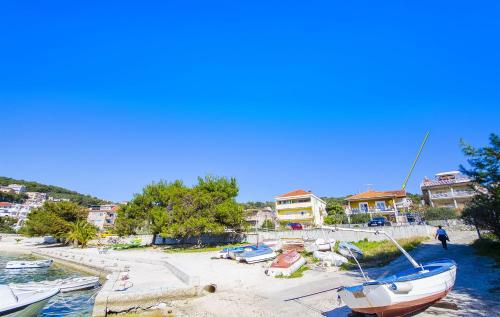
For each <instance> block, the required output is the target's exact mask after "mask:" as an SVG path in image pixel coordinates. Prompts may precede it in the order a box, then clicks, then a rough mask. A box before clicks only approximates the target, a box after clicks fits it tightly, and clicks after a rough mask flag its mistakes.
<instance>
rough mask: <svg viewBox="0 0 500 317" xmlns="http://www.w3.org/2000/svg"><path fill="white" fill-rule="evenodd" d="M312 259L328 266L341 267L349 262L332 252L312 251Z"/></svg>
mask: <svg viewBox="0 0 500 317" xmlns="http://www.w3.org/2000/svg"><path fill="white" fill-rule="evenodd" d="M313 257H314V258H315V259H318V260H320V261H321V262H324V263H326V264H327V265H330V266H341V265H342V264H344V263H347V262H349V261H348V260H347V258H346V257H344V256H342V255H340V254H337V253H335V252H332V251H325V252H322V251H314V252H313Z"/></svg>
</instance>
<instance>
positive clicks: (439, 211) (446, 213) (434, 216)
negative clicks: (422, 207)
mask: <svg viewBox="0 0 500 317" xmlns="http://www.w3.org/2000/svg"><path fill="white" fill-rule="evenodd" d="M424 217H425V220H446V219H456V218H457V214H456V213H455V210H453V209H451V208H442V207H433V208H429V209H427V210H426V211H425V212H424Z"/></svg>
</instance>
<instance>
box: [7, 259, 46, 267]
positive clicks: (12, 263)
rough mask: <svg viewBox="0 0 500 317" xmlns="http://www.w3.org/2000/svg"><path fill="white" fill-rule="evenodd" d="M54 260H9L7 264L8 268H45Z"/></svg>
mask: <svg viewBox="0 0 500 317" xmlns="http://www.w3.org/2000/svg"><path fill="white" fill-rule="evenodd" d="M52 262H53V261H52V260H38V261H9V262H7V264H6V265H5V268H6V269H37V268H45V267H49V266H51V265H52Z"/></svg>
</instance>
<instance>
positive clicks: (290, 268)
mask: <svg viewBox="0 0 500 317" xmlns="http://www.w3.org/2000/svg"><path fill="white" fill-rule="evenodd" d="M305 263H306V260H305V259H304V258H303V257H302V256H301V255H300V254H299V253H298V252H297V251H295V250H292V251H286V252H284V253H282V254H280V255H278V257H277V258H276V259H274V261H273V263H271V266H270V267H269V268H268V269H267V270H266V272H265V273H266V274H267V275H269V276H290V275H292V274H293V273H294V272H295V271H297V270H298V269H300V268H301V267H302V266H303V265H304V264H305Z"/></svg>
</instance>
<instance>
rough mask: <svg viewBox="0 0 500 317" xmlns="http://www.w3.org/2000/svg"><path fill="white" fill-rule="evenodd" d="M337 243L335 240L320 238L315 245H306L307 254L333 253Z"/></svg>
mask: <svg viewBox="0 0 500 317" xmlns="http://www.w3.org/2000/svg"><path fill="white" fill-rule="evenodd" d="M335 243H336V241H335V239H322V238H318V239H316V241H314V242H313V243H311V244H308V245H306V247H305V250H306V251H307V252H314V251H331V250H332V248H333V247H334V246H335Z"/></svg>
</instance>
